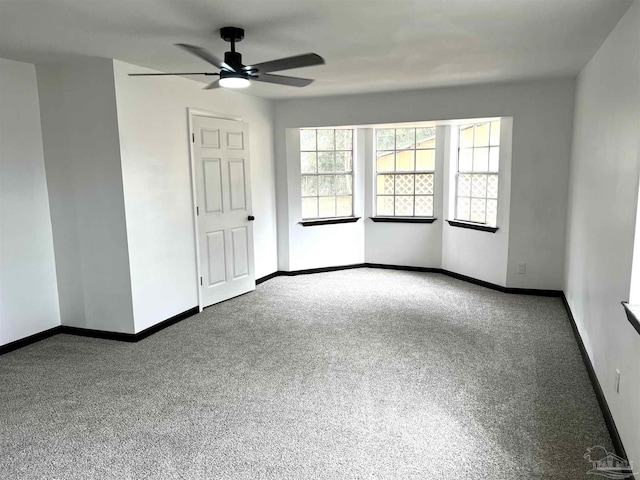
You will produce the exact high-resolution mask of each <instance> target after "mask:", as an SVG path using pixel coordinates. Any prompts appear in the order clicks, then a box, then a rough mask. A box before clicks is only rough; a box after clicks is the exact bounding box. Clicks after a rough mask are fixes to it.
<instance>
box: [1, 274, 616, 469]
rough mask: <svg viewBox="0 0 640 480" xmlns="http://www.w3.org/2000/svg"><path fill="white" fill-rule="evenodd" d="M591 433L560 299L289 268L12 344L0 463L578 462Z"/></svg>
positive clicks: (304, 465)
mask: <svg viewBox="0 0 640 480" xmlns="http://www.w3.org/2000/svg"><path fill="white" fill-rule="evenodd" d="M593 445H602V446H604V447H605V448H607V449H608V450H612V446H611V440H610V438H609V436H608V434H607V430H606V427H605V424H604V421H603V418H602V414H601V412H600V410H599V408H598V404H597V402H596V398H595V395H594V393H593V389H592V387H591V384H590V382H589V379H588V376H587V372H586V369H585V367H584V364H583V363H582V359H581V357H580V353H579V350H578V347H577V344H576V342H575V339H574V338H573V334H572V331H571V327H570V324H569V320H568V318H567V315H566V312H565V311H564V308H563V305H562V302H561V300H560V299H558V298H545V297H537V296H521V295H512V294H504V293H500V292H496V291H492V290H488V289H486V288H483V287H479V286H476V285H472V284H468V283H465V282H462V281H459V280H456V279H452V278H449V277H446V276H444V275H441V274H429V273H414V272H401V271H393V270H374V269H366V268H362V269H355V270H346V271H339V272H330V273H321V274H315V275H304V276H297V277H277V278H274V279H272V280H270V281H268V282H265V283H263V284H261V285H259V286H258V288H257V289H256V291H255V292H251V293H249V294H246V295H243V296H241V297H238V298H235V299H232V300H229V301H226V302H223V303H221V304H218V305H214V306H212V307H209V308H207V309H205V310H204V311H203V312H202V313H201V314H198V315H196V316H194V317H191V318H189V319H187V320H184V321H182V322H180V323H178V324H176V325H174V326H171V327H169V328H167V329H165V330H162V331H160V332H158V333H156V334H154V335H152V336H150V337H148V338H146V339H145V340H142V341H140V342H138V343H123V342H117V341H110V340H100V339H92V338H85V337H77V336H71V335H57V336H54V337H52V338H49V339H47V340H44V341H42V342H39V343H36V344H33V345H30V346H28V347H25V348H22V349H20V350H16V351H14V352H10V353H8V354H6V355H3V356H2V357H0V478H2V479H90V478H100V479H143V478H145V479H146V478H158V479H160V478H162V479H192V478H193V479H205V478H206V479H214V478H215V479H218V478H220V479H316V478H317V479H324V478H326V479H333V478H335V479H364V478H366V479H421V480H424V479H456V480H460V479H470V480H471V479H473V480H478V479H492V480H502V479H505V480H507V479H508V480H513V479H521V478H523V479H562V480H571V479H584V478H588V476H587V475H586V472H587V470H588V469H589V464H588V463H587V462H586V461H585V460H584V459H583V454H584V453H585V451H586V448H587V447H590V446H593ZM589 477H591V476H589Z"/></svg>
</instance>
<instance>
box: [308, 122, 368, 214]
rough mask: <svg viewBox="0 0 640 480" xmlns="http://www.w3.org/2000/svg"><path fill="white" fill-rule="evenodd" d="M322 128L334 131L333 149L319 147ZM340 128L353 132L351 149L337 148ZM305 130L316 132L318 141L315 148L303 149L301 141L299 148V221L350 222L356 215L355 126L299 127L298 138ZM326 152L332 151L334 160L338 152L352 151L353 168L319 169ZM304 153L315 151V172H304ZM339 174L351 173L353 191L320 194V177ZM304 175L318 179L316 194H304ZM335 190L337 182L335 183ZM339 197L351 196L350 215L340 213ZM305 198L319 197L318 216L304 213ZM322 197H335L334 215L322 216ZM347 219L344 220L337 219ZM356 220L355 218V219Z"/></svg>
mask: <svg viewBox="0 0 640 480" xmlns="http://www.w3.org/2000/svg"><path fill="white" fill-rule="evenodd" d="M320 130H325V131H326V130H332V131H333V150H326V149H319V148H318V131H320ZM338 130H346V131H350V132H351V149H347V150H345V149H337V148H336V147H337V145H336V131H338ZM303 131H313V132H315V137H316V142H315V149H314V150H303V148H302V142H301V141H300V144H299V148H298V160H299V165H300V218H301V221H300V222H299V223H300V224H301V225H303V226H309V225H313V224H332V223H348V222H350V221H351V219H354V218H356V217H355V204H354V193H355V192H354V187H355V145H356V129H354V128H340V127H335V128H331V127H326V128H323V127H316V128H299V129H298V138H299V139H300V137H301V134H302V132H303ZM324 152H332V153H333V154H334V162H335V159H336V156H335V154H336V153H337V152H350V153H351V169H350V170H345V171H340V172H338V171H336V170H335V167H334V170H333V171H332V172H320V171H319V160H318V157H319V154H320V153H324ZM303 153H315V155H316V171H315V173H304V172H303V171H302V154H303ZM339 175H350V176H351V188H350V190H351V193H349V194H338V193H337V192H336V193H334V194H333V195H320V182H319V181H318V180H319V178H320V177H334V179H335V177H336V176H339ZM304 177H314V178H315V179H316V195H304V194H303V191H302V182H303V181H304ZM334 181H335V180H334ZM334 191H335V184H334ZM339 197H351V212H350V213H349V214H348V215H338V204H337V202H338V198H339ZM305 198H315V199H317V204H316V212H317V216H315V217H305V216H304V215H303V208H302V204H303V202H304V199H305ZM321 198H334V199H335V215H333V216H320V199H321ZM340 219H345V220H344V221H335V220H340ZM354 221H355V220H354Z"/></svg>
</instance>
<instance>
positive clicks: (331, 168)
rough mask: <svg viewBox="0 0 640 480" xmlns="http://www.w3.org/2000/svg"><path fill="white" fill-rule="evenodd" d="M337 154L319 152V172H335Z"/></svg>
mask: <svg viewBox="0 0 640 480" xmlns="http://www.w3.org/2000/svg"><path fill="white" fill-rule="evenodd" d="M335 169H336V164H335V153H333V152H318V172H335Z"/></svg>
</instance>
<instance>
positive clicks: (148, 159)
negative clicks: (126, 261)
mask: <svg viewBox="0 0 640 480" xmlns="http://www.w3.org/2000/svg"><path fill="white" fill-rule="evenodd" d="M113 66H114V76H115V88H116V101H117V106H118V124H119V130H120V148H121V156H122V172H123V181H124V198H125V209H126V218H127V235H128V245H129V255H130V263H131V282H132V288H133V308H134V316H135V329H136V332H138V331H140V330H143V329H145V328H147V327H149V326H151V325H154V324H156V323H158V322H160V321H163V320H165V319H167V318H170V317H172V316H174V315H176V314H178V313H181V312H183V311H185V310H188V309H190V308H192V307H194V306H197V305H198V284H197V277H196V253H195V237H194V226H193V203H192V196H191V176H190V175H191V173H190V160H189V142H190V139H189V131H188V115H187V108H188V107H191V108H197V109H200V110H206V111H210V112H215V113H223V114H226V115H232V116H237V117H242V120H243V121H245V122H247V123H248V124H249V142H250V152H251V157H250V162H251V190H252V193H251V195H252V199H253V215H254V216H255V217H256V220H255V221H254V225H253V227H254V248H255V268H256V277H257V278H259V277H262V276H265V275H268V274H270V273H272V272H275V271H276V270H277V268H278V266H277V236H276V203H275V166H274V159H273V124H272V115H273V112H272V102H271V101H269V100H265V99H260V98H256V97H252V96H249V95H245V94H241V93H237V92H233V91H229V90H225V89H219V90H203V87H204V85H203V84H201V83H196V82H194V81H191V80H187V79H184V78H181V77H161V78H135V77H129V76H128V75H127V74H128V73H132V72H147V71H148V72H151V70H147V69H144V68H141V67H138V66H134V65H130V64H127V63H124V62H120V61H114V62H113ZM112 78H113V76H112Z"/></svg>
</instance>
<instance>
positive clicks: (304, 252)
mask: <svg viewBox="0 0 640 480" xmlns="http://www.w3.org/2000/svg"><path fill="white" fill-rule="evenodd" d="M285 135H286V143H287V150H286V159H285V161H286V170H287V172H286V173H287V190H288V196H287V198H288V199H289V203H288V209H289V214H290V216H291V217H290V218H291V223H290V224H289V228H288V230H287V233H286V235H287V238H288V242H287V244H288V248H287V250H286V251H285V252H283V251H280V252H279V255H284V260H283V261H282V263H281V265H280V269H281V270H304V269H307V268H320V267H329V266H335V265H352V264H357V263H363V262H364V220H363V219H362V218H361V219H360V220H358V221H357V222H355V223H342V224H334V225H314V226H307V227H304V226H302V225H300V224H299V222H300V220H301V219H302V201H301V194H302V186H301V182H300V178H301V170H300V131H299V130H298V129H295V128H292V129H288V130H287V131H286V133H285ZM364 146H365V138H364V132H363V131H362V130H358V131H356V136H355V142H354V155H353V191H354V192H360V191H362V189H363V187H364V165H365V161H364V160H365V156H364ZM353 213H354V216H356V217H363V216H364V199H363V197H362V195H357V194H354V197H353Z"/></svg>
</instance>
